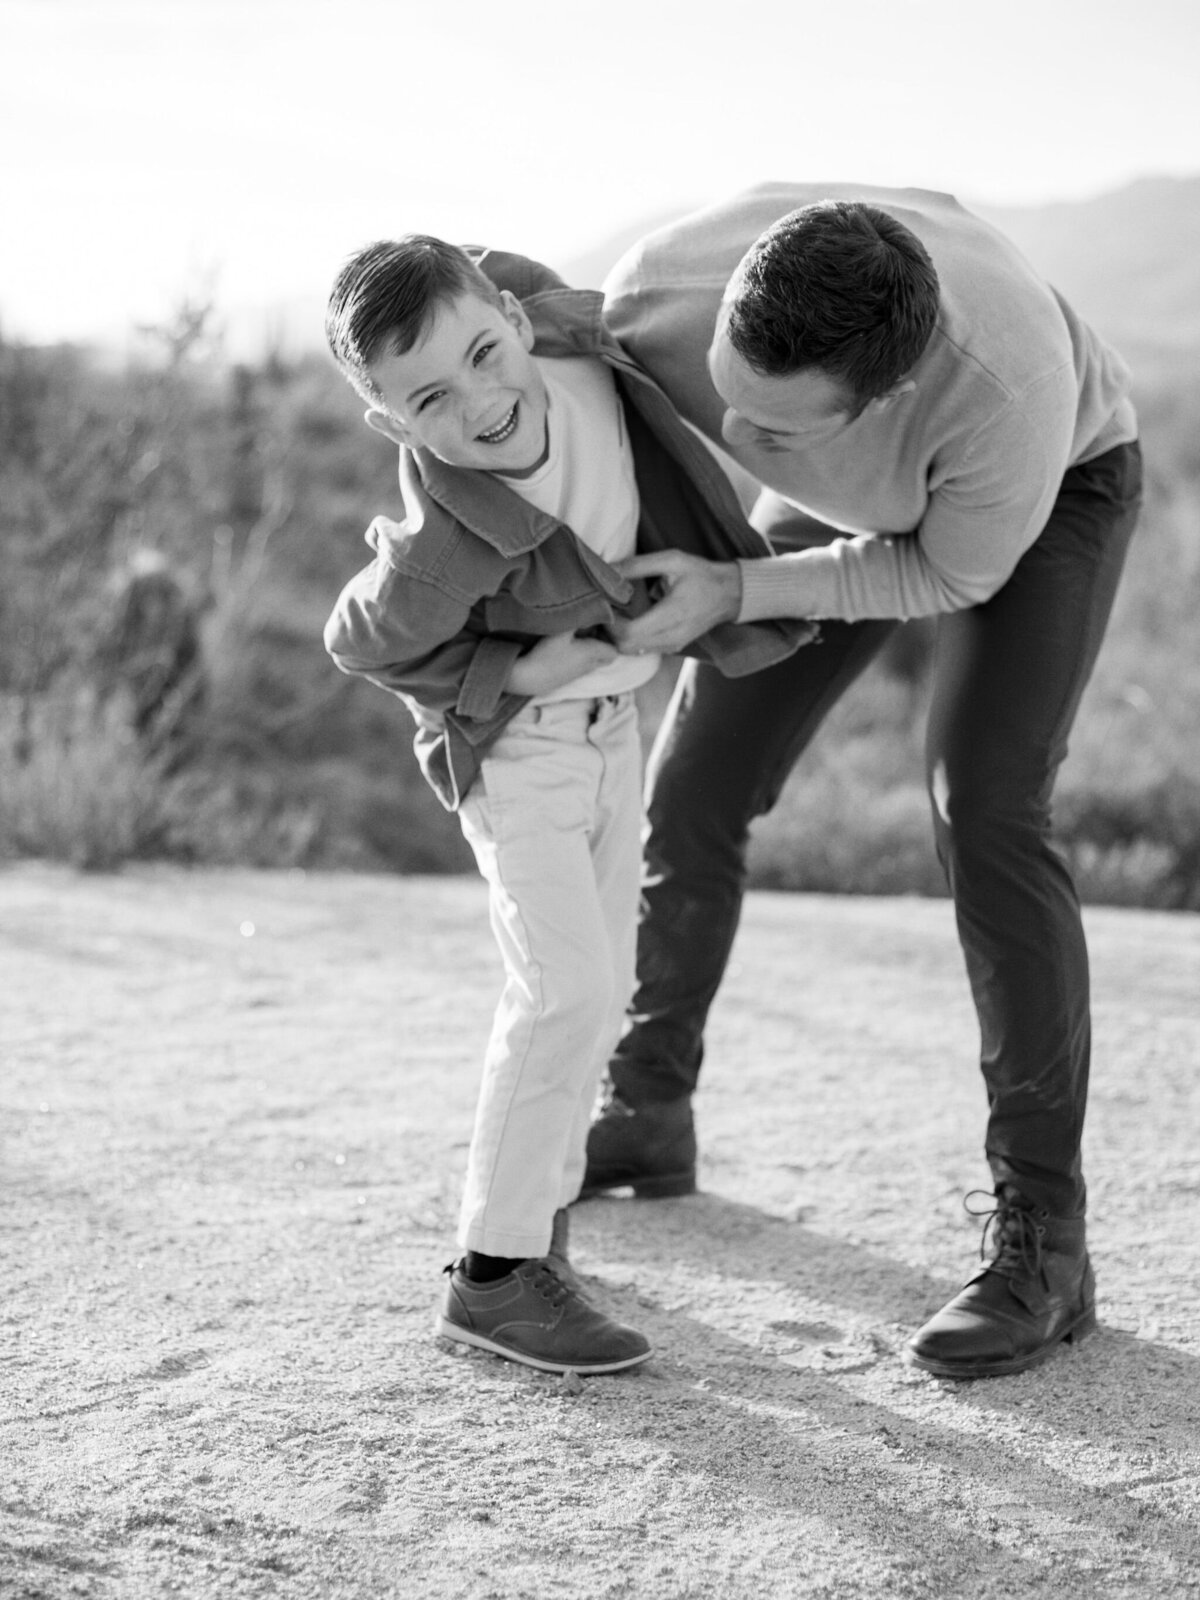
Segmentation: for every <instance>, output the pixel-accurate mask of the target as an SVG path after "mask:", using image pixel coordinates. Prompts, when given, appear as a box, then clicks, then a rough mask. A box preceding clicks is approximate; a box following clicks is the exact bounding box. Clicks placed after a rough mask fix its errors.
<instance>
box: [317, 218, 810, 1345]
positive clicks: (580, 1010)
mask: <svg viewBox="0 0 1200 1600" xmlns="http://www.w3.org/2000/svg"><path fill="white" fill-rule="evenodd" d="M518 291H519V292H520V294H521V298H518ZM326 331H327V334H328V337H329V343H330V347H331V349H332V350H333V353H334V356H335V358H336V359H337V361H338V363H339V365H340V366H341V368H342V370H343V372H344V373H345V374H346V376H347V377H348V378H349V379H350V381H351V382H352V383H353V384H354V385H355V387H356V388H357V389H358V391H359V393H360V394H362V396H363V397H364V398H365V399H366V400H367V401H368V404H369V406H370V409H369V410H368V412H367V414H366V421H367V423H368V425H369V426H370V427H372V428H374V429H375V430H376V431H377V432H379V433H382V434H383V435H384V436H385V437H386V438H388V439H390V440H392V441H393V442H394V443H395V444H397V445H399V446H400V481H401V489H402V492H403V497H404V503H405V518H404V520H403V521H402V522H400V523H395V522H391V521H389V520H388V519H386V518H383V517H380V518H377V519H376V520H375V522H374V523H373V524H372V527H371V529H370V531H369V533H368V541H369V542H370V543H371V544H372V546H373V547H374V549H375V551H376V556H375V559H374V561H372V562H371V564H370V565H369V566H367V567H366V568H365V569H364V570H363V571H362V572H360V573H359V574H358V576H357V577H356V578H354V579H353V580H352V581H351V583H350V584H349V585H348V586H347V588H346V589H345V590H344V591H343V593H342V596H341V598H340V599H339V601H338V604H337V606H336V608H335V610H334V613H333V615H332V617H331V618H330V620H329V623H328V624H327V626H326V630H325V643H326V647H327V649H328V650H329V652H330V654H331V655H332V657H333V659H334V661H335V662H336V663H337V665H338V666H339V667H340V668H341V669H342V670H343V671H345V672H350V673H358V674H361V675H363V676H365V677H367V678H369V679H371V681H372V682H375V683H378V684H380V685H381V686H383V687H384V688H386V689H389V690H391V691H392V692H394V693H396V694H398V695H400V697H401V698H402V699H403V700H404V701H405V702H406V704H407V705H408V706H409V708H410V710H411V711H412V713H413V716H414V718H415V720H416V722H417V728H418V732H417V738H416V748H417V752H418V756H419V759H420V760H421V764H422V767H423V770H424V771H425V774H426V776H427V777H428V779H429V781H430V783H431V784H432V786H433V788H434V789H435V791H436V792H437V794H438V796H439V798H440V799H441V800H442V802H443V804H445V805H446V806H447V807H448V808H450V809H453V810H457V811H458V814H459V818H460V822H461V825H462V828H463V832H464V834H465V836H466V838H467V840H468V842H469V843H470V845H471V847H472V849H473V851H474V853H475V857H476V860H477V862H478V865H479V869H480V871H481V873H482V875H483V877H484V879H485V881H486V882H487V884H488V889H489V907H490V914H491V923H492V928H493V931H494V933H495V936H496V940H497V943H498V945H499V947H500V951H501V955H502V957H503V961H504V968H505V986H504V990H503V993H502V995H501V999H500V1002H499V1005H498V1007H497V1010H496V1014H495V1019H494V1023H493V1027H492V1033H491V1038H490V1041H489V1044H488V1049H487V1054H486V1057H485V1062H484V1071H483V1080H482V1085H481V1089H480V1095H479V1103H478V1108H477V1112H476V1119H475V1128H474V1133H473V1137H472V1141H471V1146H470V1152H469V1155H468V1160H467V1174H466V1182H465V1189H464V1194H463V1199H462V1208H461V1214H460V1221H459V1232H458V1239H459V1244H460V1245H461V1246H462V1247H463V1248H464V1250H465V1252H466V1253H465V1256H464V1257H463V1259H462V1260H461V1261H460V1262H458V1263H457V1264H456V1265H454V1266H452V1267H450V1268H448V1269H447V1271H448V1272H449V1274H450V1282H449V1284H448V1286H447V1289H446V1293H445V1298H444V1301H443V1305H442V1310H441V1313H440V1315H439V1318H438V1321H437V1325H436V1327H437V1331H438V1332H439V1333H440V1334H442V1335H444V1336H446V1337H448V1338H450V1339H453V1340H457V1341H459V1342H461V1343H465V1344H470V1345H475V1346H478V1347H480V1348H483V1349H485V1350H490V1351H493V1352H494V1353H495V1354H498V1355H501V1356H505V1357H507V1358H508V1359H510V1360H515V1361H519V1362H523V1363H524V1364H526V1365H529V1366H533V1367H538V1368H541V1369H543V1370H546V1371H551V1372H561V1371H569V1370H574V1371H578V1372H591V1373H597V1372H616V1371H620V1370H622V1369H624V1368H627V1367H632V1366H636V1365H638V1364H639V1363H640V1362H643V1361H645V1360H647V1359H648V1357H649V1356H650V1353H651V1351H650V1346H649V1344H648V1343H647V1341H646V1340H645V1338H643V1336H642V1335H641V1334H640V1333H638V1332H636V1331H634V1330H633V1329H630V1328H626V1327H623V1326H621V1325H620V1324H619V1323H616V1322H614V1321H613V1320H611V1319H610V1318H609V1317H607V1316H605V1315H604V1313H603V1312H601V1311H600V1310H599V1309H597V1308H596V1307H595V1306H593V1305H592V1304H591V1303H590V1302H589V1301H588V1300H587V1299H586V1297H585V1296H584V1295H583V1294H582V1293H581V1292H580V1291H579V1288H578V1285H577V1283H576V1280H575V1278H574V1275H573V1273H572V1272H571V1270H570V1267H569V1265H568V1263H567V1261H566V1207H567V1206H568V1205H569V1204H570V1203H571V1201H572V1200H574V1199H575V1198H576V1197H577V1195H578V1193H579V1188H580V1183H581V1181H582V1177H583V1168H584V1148H585V1139H586V1134H587V1126H588V1120H589V1114H590V1109H591V1105H592V1101H593V1099H594V1096H595V1092H596V1088H597V1085H598V1082H599V1079H600V1075H601V1072H602V1070H603V1068H604V1066H605V1063H606V1061H607V1059H608V1054H609V1052H610V1050H611V1048H612V1046H613V1045H614V1044H615V1042H616V1039H617V1037H618V1035H619V1033H620V1030H621V1025H622V1019H623V1016H624V1011H625V1006H626V1003H627V1001H628V999H629V996H630V994H631V992H632V988H633V979H634V951H635V937H636V910H637V900H638V879H639V868H640V828H641V799H640V745H639V740H638V729H637V712H636V707H635V704H634V690H635V689H637V688H638V687H639V686H640V685H641V684H643V683H645V682H646V681H647V680H648V679H649V678H650V677H651V676H652V675H653V673H654V671H655V669H656V667H657V664H658V658H657V656H653V655H644V656H640V657H638V656H622V655H619V654H618V653H617V651H616V649H615V647H614V646H613V644H612V643H611V641H610V639H609V638H608V637H606V635H605V629H606V627H607V625H608V624H610V623H612V622H613V621H614V619H615V618H616V617H618V616H626V617H627V616H630V615H633V614H635V613H636V611H638V610H639V609H642V608H644V606H645V604H646V603H647V597H646V595H645V593H644V591H642V590H639V589H637V588H635V586H634V585H633V584H631V583H629V582H628V581H627V580H625V579H624V578H622V577H621V576H620V574H619V572H618V571H616V570H615V569H614V564H615V563H616V562H619V561H620V560H622V559H623V558H625V557H627V556H630V555H632V554H633V553H634V550H635V547H636V546H637V545H638V542H639V533H640V536H641V541H640V542H641V547H642V548H662V547H663V545H664V544H665V543H666V542H668V540H669V542H670V543H672V544H674V543H681V544H682V545H683V546H684V547H685V548H687V549H690V550H692V551H694V552H696V553H701V552H704V551H707V552H711V553H713V554H715V553H716V552H717V551H718V550H720V551H723V552H724V554H725V555H726V556H727V557H728V556H731V555H733V554H735V553H737V554H741V555H745V556H750V555H766V554H767V553H768V550H767V548H766V546H765V544H764V543H763V542H762V541H761V540H760V539H759V537H758V536H757V535H755V534H754V533H752V532H751V530H750V529H749V527H748V526H747V524H746V523H745V521H744V520H743V518H742V516H741V512H740V509H739V507H738V504H737V501H736V499H735V498H734V496H733V493H732V490H731V489H730V487H729V484H728V481H727V480H726V478H725V477H724V474H723V473H722V472H721V470H720V468H719V467H718V466H717V464H716V462H715V461H714V460H713V458H712V457H711V456H710V454H709V453H708V451H707V449H706V448H705V447H704V446H703V445H702V444H700V443H699V442H698V441H697V440H696V439H695V438H694V437H693V436H692V435H691V434H690V433H689V432H688V431H687V430H686V428H685V427H684V426H683V425H682V424H680V423H679V422H678V420H677V419H676V418H675V415H674V413H673V411H672V410H671V408H670V406H669V405H668V404H667V403H666V401H665V400H664V398H663V396H662V395H661V393H659V391H657V390H656V389H655V388H654V386H653V385H652V384H650V383H649V381H648V380H646V379H645V378H644V377H643V376H642V375H641V374H640V373H639V372H638V370H637V369H636V368H635V367H634V365H633V363H632V362H630V361H629V359H628V358H627V357H626V356H625V355H624V353H623V352H622V351H621V350H620V347H619V346H618V345H617V344H616V343H615V341H614V340H613V339H612V338H611V336H610V335H609V334H608V333H607V332H606V330H605V329H604V327H603V323H602V321H601V318H600V297H599V296H598V295H596V294H590V293H579V292H576V291H573V290H569V289H566V288H565V287H564V286H563V285H562V284H561V282H560V281H559V280H558V279H557V278H556V277H555V276H554V275H553V274H552V273H550V272H548V271H547V269H545V268H541V267H538V266H536V265H535V264H534V263H532V262H528V261H525V260H524V259H523V258H521V257H514V256H506V255H501V254H498V253H495V252H485V253H481V254H479V255H478V258H477V259H475V258H473V257H472V255H471V254H468V253H467V252H464V251H462V250H460V249H458V248H457V247H455V246H452V245H448V244H446V243H444V242H443V241H441V240H438V239H433V238H430V237H428V236H425V235H409V236H406V237H405V238H402V239H400V240H397V241H392V242H386V241H385V242H381V243H377V244H374V245H369V246H367V247H366V248H365V249H363V250H361V251H360V252H358V254H356V255H355V256H354V257H353V258H352V259H351V260H350V261H349V262H348V263H347V264H346V266H345V267H344V268H343V269H342V271H341V273H340V274H339V276H338V278H337V280H336V282H335V284H334V288H333V291H332V294H331V297H330V302H329V308H328V313H327V318H326ZM810 632H811V629H808V628H807V627H806V625H803V624H801V625H799V627H797V625H796V624H790V625H784V626H782V627H781V626H780V625H779V624H777V623H769V624H765V625H758V626H757V627H756V628H750V629H748V628H744V627H742V628H721V629H717V630H714V631H713V632H712V633H711V634H708V635H705V636H704V637H703V638H702V639H701V640H700V641H698V648H697V650H696V653H697V654H699V655H701V656H702V657H704V658H705V659H708V660H710V661H713V662H714V663H716V664H718V665H720V666H721V668H722V670H724V671H726V672H732V673H739V672H746V671H752V670H754V669H755V668H756V667H759V666H762V665H765V664H767V663H768V662H769V661H773V660H778V659H780V658H782V657H783V656H784V655H787V654H789V653H790V652H791V651H792V650H793V649H795V647H796V645H797V643H799V642H800V640H801V639H803V638H805V637H807V636H808V635H809V633H810Z"/></svg>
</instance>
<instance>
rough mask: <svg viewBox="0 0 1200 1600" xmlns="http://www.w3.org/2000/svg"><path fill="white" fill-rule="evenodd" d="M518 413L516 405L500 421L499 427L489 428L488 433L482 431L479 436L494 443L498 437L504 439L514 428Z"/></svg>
mask: <svg viewBox="0 0 1200 1600" xmlns="http://www.w3.org/2000/svg"><path fill="white" fill-rule="evenodd" d="M516 415H517V408H516V406H513V408H512V410H511V411H510V412H509V413H508V415H507V416H506V417H505V419H504V421H503V422H502V423H500V424H499V426H498V427H495V428H491V429H489V430H488V432H487V433H481V434H480V435H479V437H480V438H481V439H483V440H484V441H485V443H487V444H494V443H495V442H496V440H497V439H502V438H503V437H504V435H505V434H506V433H508V432H509V431H510V430H511V429H512V426H513V424H514V422H515V420H516Z"/></svg>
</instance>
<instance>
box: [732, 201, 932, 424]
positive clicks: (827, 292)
mask: <svg viewBox="0 0 1200 1600" xmlns="http://www.w3.org/2000/svg"><path fill="white" fill-rule="evenodd" d="M725 310H726V318H727V320H726V324H725V332H726V335H727V337H728V339H729V341H730V343H731V344H732V346H733V348H734V349H735V350H736V351H737V353H738V355H739V356H741V358H742V360H743V361H745V362H746V363H747V364H748V365H749V366H751V367H753V368H754V369H755V371H756V372H759V373H761V374H762V375H763V376H764V377H773V378H781V377H790V376H791V375H792V374H793V373H796V372H801V371H803V370H804V369H805V368H807V367H817V368H819V369H820V370H821V371H823V372H825V373H827V374H828V375H829V376H830V377H832V378H836V379H837V380H838V381H839V382H841V383H843V384H845V385H846V386H847V388H848V389H849V390H850V392H851V394H852V396H853V400H854V404H855V407H856V408H857V410H858V411H861V410H862V409H863V407H864V406H866V405H867V403H868V402H869V401H871V400H874V399H877V398H878V397H879V396H880V395H882V394H886V393H887V391H888V390H889V389H890V388H891V387H892V386H893V385H894V384H895V383H896V382H898V381H899V379H900V378H902V377H903V376H904V374H905V373H906V372H908V371H909V369H910V368H911V367H913V366H914V365H915V364H916V361H917V359H918V357H919V356H920V355H921V353H922V351H923V350H924V349H925V346H926V345H927V344H928V343H929V339H930V336H931V335H932V333H933V329H934V325H935V323H936V322H937V317H938V278H937V273H936V271H935V270H934V266H933V262H932V261H931V260H930V259H929V254H928V252H927V250H926V249H925V246H924V245H923V244H922V243H921V241H920V240H919V239H918V238H917V236H916V234H914V233H912V232H911V231H910V230H909V229H908V228H906V227H904V225H903V224H902V223H899V222H897V221H896V219H895V218H894V217H890V216H888V214H887V212H886V211H880V210H879V209H878V207H876V206H870V205H864V204H862V203H861V202H859V201H845V200H821V201H818V202H817V203H816V204H815V205H809V206H802V207H801V209H800V210H799V211H792V212H790V213H789V214H788V215H787V216H786V217H781V218H780V220H779V221H778V222H776V223H774V224H773V225H772V226H771V227H770V228H768V229H767V231H766V233H764V234H762V235H761V237H760V238H758V239H757V240H756V241H755V243H754V244H753V245H752V246H751V248H750V250H749V251H748V252H747V254H746V255H745V256H744V257H743V258H742V261H741V263H740V264H739V266H738V269H737V271H736V272H735V274H734V276H733V279H732V280H731V282H730V286H729V289H728V291H727V293H726V306H725Z"/></svg>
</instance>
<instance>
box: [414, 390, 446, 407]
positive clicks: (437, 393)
mask: <svg viewBox="0 0 1200 1600" xmlns="http://www.w3.org/2000/svg"><path fill="white" fill-rule="evenodd" d="M445 392H446V391H445V390H444V389H434V390H433V391H432V392H431V393H429V394H427V395H426V396H425V398H424V399H423V400H421V401H420V402H419V403H418V405H417V410H418V411H424V410H425V408H426V407H427V406H431V405H433V403H434V401H435V400H440V399H441V398H442V396H443V395H444V394H445Z"/></svg>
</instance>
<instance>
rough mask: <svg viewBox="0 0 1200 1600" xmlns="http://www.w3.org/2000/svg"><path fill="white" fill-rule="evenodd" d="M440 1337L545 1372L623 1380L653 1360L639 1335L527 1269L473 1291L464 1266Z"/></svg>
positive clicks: (554, 1278)
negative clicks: (618, 1374)
mask: <svg viewBox="0 0 1200 1600" xmlns="http://www.w3.org/2000/svg"><path fill="white" fill-rule="evenodd" d="M446 1271H447V1272H448V1273H449V1274H450V1282H449V1283H448V1284H447V1285H446V1297H445V1300H444V1301H443V1303H442V1309H441V1312H440V1314H439V1316H438V1319H437V1322H436V1323H435V1324H434V1332H435V1333H439V1334H441V1335H442V1337H443V1338H445V1339H454V1340H456V1341H457V1342H458V1343H459V1344H470V1345H475V1346H476V1347H477V1348H478V1349H480V1350H490V1351H491V1352H492V1353H493V1355H498V1356H504V1357H505V1358H506V1359H507V1360H509V1361H519V1362H521V1363H522V1365H524V1366H527V1367H537V1368H539V1369H540V1370H541V1371H542V1372H622V1371H624V1369H625V1368H626V1367H636V1366H639V1365H640V1364H641V1363H642V1362H643V1361H648V1360H649V1359H650V1356H651V1354H652V1352H651V1349H650V1345H649V1343H648V1341H647V1340H646V1339H644V1338H643V1337H642V1335H641V1334H640V1333H636V1332H635V1331H634V1330H633V1329H632V1328H625V1327H622V1325H621V1324H620V1323H619V1322H613V1320H612V1319H611V1318H610V1317H606V1316H605V1315H604V1313H603V1312H602V1311H597V1309H596V1307H595V1306H593V1305H590V1304H589V1303H588V1301H586V1300H585V1299H584V1298H583V1296H582V1295H581V1294H580V1293H579V1292H578V1291H577V1290H575V1289H572V1288H571V1287H570V1286H569V1285H568V1284H565V1283H564V1282H563V1280H562V1279H561V1278H560V1277H559V1276H558V1273H557V1272H556V1271H555V1270H554V1268H553V1266H552V1265H551V1264H550V1263H549V1261H547V1260H545V1259H544V1258H543V1259H541V1260H537V1259H535V1260H532V1261H524V1262H522V1263H521V1265H520V1266H519V1267H518V1268H517V1269H516V1271H515V1272H510V1273H509V1274H508V1276H507V1277H504V1278H498V1279H497V1280H496V1282H495V1283H472V1282H471V1280H470V1278H468V1277H467V1275H466V1273H465V1272H464V1271H463V1270H462V1263H461V1262H458V1263H456V1264H454V1265H452V1266H449V1267H447V1268H446Z"/></svg>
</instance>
